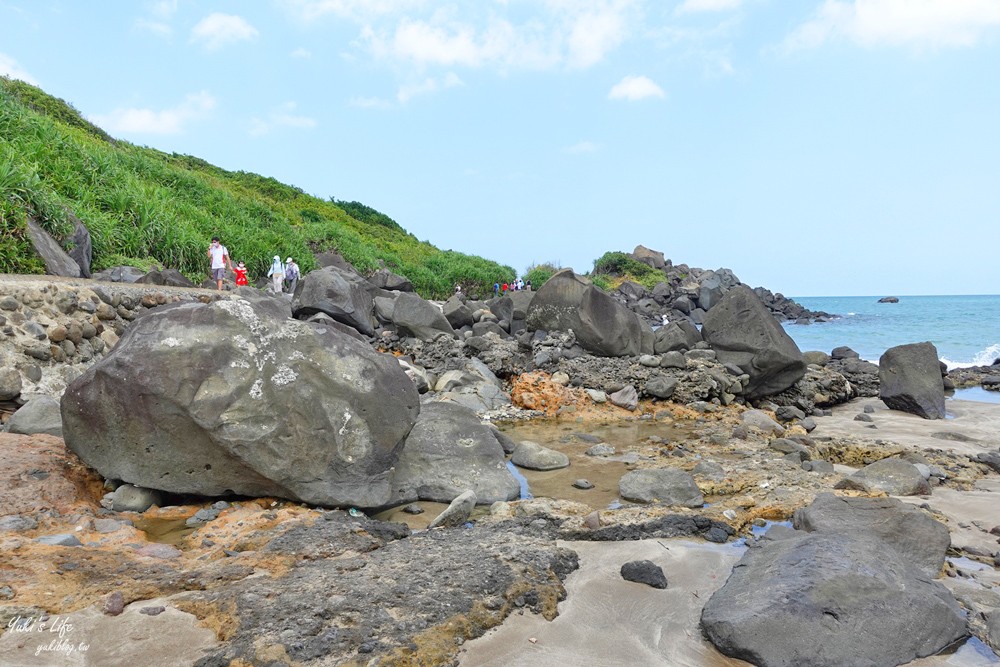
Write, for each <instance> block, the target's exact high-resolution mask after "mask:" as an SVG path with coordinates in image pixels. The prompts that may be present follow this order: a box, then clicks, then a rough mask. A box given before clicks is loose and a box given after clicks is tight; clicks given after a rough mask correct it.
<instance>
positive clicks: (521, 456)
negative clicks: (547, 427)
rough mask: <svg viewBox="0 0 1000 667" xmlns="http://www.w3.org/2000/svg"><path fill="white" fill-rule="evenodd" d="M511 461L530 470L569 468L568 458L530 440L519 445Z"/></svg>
mask: <svg viewBox="0 0 1000 667" xmlns="http://www.w3.org/2000/svg"><path fill="white" fill-rule="evenodd" d="M510 461H511V463H513V464H514V465H516V466H518V467H520V468H527V469H528V470H559V469H560V468H566V467H568V466H569V457H568V456H566V455H565V454H563V453H562V452H557V451H556V450H554V449H549V448H548V447H543V446H542V445H539V444H538V443H537V442H531V441H530V440H525V441H523V442H521V443H520V444H518V446H517V447H516V448H515V449H514V453H513V454H512V455H511V457H510Z"/></svg>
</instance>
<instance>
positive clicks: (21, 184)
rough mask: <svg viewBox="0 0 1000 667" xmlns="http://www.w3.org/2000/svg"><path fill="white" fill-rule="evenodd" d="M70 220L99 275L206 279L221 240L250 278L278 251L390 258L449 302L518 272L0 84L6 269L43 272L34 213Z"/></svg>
mask: <svg viewBox="0 0 1000 667" xmlns="http://www.w3.org/2000/svg"><path fill="white" fill-rule="evenodd" d="M333 185H335V184H333ZM68 212H72V213H73V214H75V215H76V216H77V217H78V218H80V220H82V221H83V222H84V224H86V225H87V228H88V229H89V230H90V233H91V236H92V240H93V245H94V261H93V266H94V270H95V271H97V270H100V269H102V268H106V267H109V266H115V265H118V264H131V265H134V266H141V267H147V266H150V265H152V264H161V265H163V266H167V267H173V268H177V269H180V270H181V271H182V272H184V273H185V274H187V275H188V276H189V277H191V278H193V279H195V281H196V282H200V280H201V279H203V278H204V277H205V276H206V272H207V271H206V266H207V264H206V259H205V249H206V248H207V247H208V242H209V239H210V238H211V237H212V236H213V235H218V236H220V237H221V238H222V239H223V242H224V243H225V244H226V246H227V247H228V248H229V250H230V252H231V253H232V255H233V258H234V260H243V261H245V262H246V263H247V266H248V267H250V274H251V276H254V277H260V276H262V275H264V274H265V273H266V271H267V267H268V266H269V265H270V259H271V257H272V256H273V255H275V254H280V255H281V256H282V257H285V256H288V255H291V256H293V257H295V258H296V260H297V261H298V262H299V265H300V266H301V267H302V269H303V270H304V271H308V270H309V269H311V268H313V267H314V265H315V263H314V260H313V255H312V253H313V252H322V251H325V250H335V251H337V252H339V253H340V254H341V255H343V256H344V257H345V258H346V259H347V260H348V261H350V262H351V263H353V264H354V265H355V266H356V267H357V268H358V270H359V271H361V272H362V273H370V272H372V271H374V270H376V269H377V268H379V266H380V262H384V264H385V265H386V266H387V267H388V268H389V269H390V270H392V271H394V272H396V273H400V274H402V275H405V276H406V277H407V278H409V279H410V280H411V281H412V282H413V284H414V286H415V287H416V289H417V290H418V291H419V292H420V293H421V294H422V295H423V296H425V297H428V298H439V297H445V296H447V295H448V294H450V293H451V292H452V290H453V289H454V286H455V284H456V283H461V284H462V285H463V286H464V287H465V288H466V290H473V291H475V290H479V291H481V292H482V293H488V292H489V291H491V286H492V284H493V282H494V281H496V280H501V281H502V280H504V279H509V278H512V277H513V276H514V275H515V272H514V270H513V269H512V268H511V267H508V266H501V265H499V264H497V263H495V262H492V261H489V260H486V259H483V258H481V257H476V256H471V255H465V254H462V253H457V252H453V251H447V252H446V251H441V250H439V249H437V248H435V247H434V246H432V245H430V244H429V243H426V242H423V241H418V240H417V239H416V238H415V237H414V236H413V235H412V234H408V233H407V232H406V231H405V230H403V229H402V228H401V227H400V226H399V225H398V224H396V222H394V221H393V220H392V219H391V218H389V217H388V216H386V215H384V214H381V213H379V212H378V211H375V210H374V209H371V208H369V207H367V206H365V205H363V204H360V203H358V202H343V201H326V200H323V199H319V198H317V197H312V196H310V195H307V194H305V193H304V192H303V191H302V190H300V189H298V188H295V187H293V186H290V185H285V184H283V183H279V182H278V181H276V180H274V179H273V178H265V177H263V176H259V175H257V174H251V173H246V172H242V171H240V172H228V171H225V170H223V169H220V168H218V167H214V166H212V165H210V164H208V163H207V162H205V161H204V160H200V159H198V158H195V157H191V156H187V155H177V154H172V155H171V154H166V153H162V152H160V151H157V150H154V149H151V148H143V147H139V146H134V145H132V144H129V143H126V142H123V141H116V140H114V139H113V138H111V137H110V136H108V135H107V134H106V133H105V132H104V131H103V130H101V129H100V128H98V127H96V126H94V125H92V124H91V123H89V122H87V121H86V120H85V119H83V118H82V117H81V116H80V114H79V112H77V111H76V110H75V109H73V107H71V106H70V105H69V104H67V103H65V102H63V101H62V100H59V99H56V98H54V97H51V96H49V95H47V94H46V93H44V92H43V91H41V90H39V89H38V88H35V87H33V86H29V85H28V84H25V83H23V82H20V81H12V80H9V79H6V78H3V77H0V273H42V272H44V267H43V266H42V263H41V261H40V260H39V259H38V258H37V256H35V254H34V252H33V251H32V248H31V244H30V242H29V241H28V240H27V238H26V233H25V229H26V227H25V221H26V219H27V216H33V217H35V218H36V219H37V220H39V221H40V222H41V224H42V225H43V227H45V228H46V229H48V230H49V231H50V232H51V233H52V234H53V235H55V236H56V237H57V238H61V237H63V236H64V235H65V234H66V233H67V232H68V231H69V229H70V225H69V223H68V222H67V220H68V216H67V213H68Z"/></svg>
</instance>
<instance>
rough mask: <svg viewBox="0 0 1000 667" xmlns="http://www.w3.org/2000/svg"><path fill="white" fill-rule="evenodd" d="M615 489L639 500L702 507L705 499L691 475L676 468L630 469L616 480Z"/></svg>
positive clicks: (634, 499)
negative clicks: (616, 487) (616, 486)
mask: <svg viewBox="0 0 1000 667" xmlns="http://www.w3.org/2000/svg"><path fill="white" fill-rule="evenodd" d="M618 493H619V494H620V495H621V497H622V498H624V499H625V500H631V501H634V502H639V503H652V502H659V503H662V504H664V505H680V506H682V507H701V506H702V505H704V504H705V499H704V497H703V496H702V495H701V491H700V490H699V489H698V485H697V484H696V483H695V481H694V477H692V476H691V475H689V474H688V473H686V472H684V471H683V470H678V469H677V468H660V469H654V470H633V471H631V472H627V473H625V474H624V475H623V476H622V478H621V479H620V480H618Z"/></svg>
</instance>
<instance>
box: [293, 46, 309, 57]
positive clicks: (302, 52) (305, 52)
mask: <svg viewBox="0 0 1000 667" xmlns="http://www.w3.org/2000/svg"><path fill="white" fill-rule="evenodd" d="M289 55H290V56H291V57H293V58H312V51H310V50H309V49H303V48H302V47H299V48H297V49H295V50H294V51H292V52H291V53H290V54H289Z"/></svg>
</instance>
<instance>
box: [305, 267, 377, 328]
mask: <svg viewBox="0 0 1000 667" xmlns="http://www.w3.org/2000/svg"><path fill="white" fill-rule="evenodd" d="M368 286H369V284H368V283H367V281H365V279H364V278H362V277H361V276H359V275H358V274H356V273H354V272H353V271H349V270H345V269H341V268H338V267H337V266H327V267H324V268H322V269H319V270H317V271H310V272H309V273H307V274H306V275H305V276H303V277H302V279H301V280H300V281H299V284H298V286H297V287H296V289H295V296H294V297H293V298H292V313H293V314H294V315H295V317H297V318H299V319H305V318H308V317H310V316H312V315H315V314H316V313H326V314H327V315H329V316H330V317H332V318H333V319H335V320H337V321H338V322H342V323H344V324H346V325H348V326H350V327H354V328H355V329H357V330H358V331H360V332H361V333H363V334H364V335H366V336H372V335H374V333H375V328H374V326H373V323H372V311H373V310H374V303H373V300H372V295H371V294H370V293H369V291H368Z"/></svg>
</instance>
